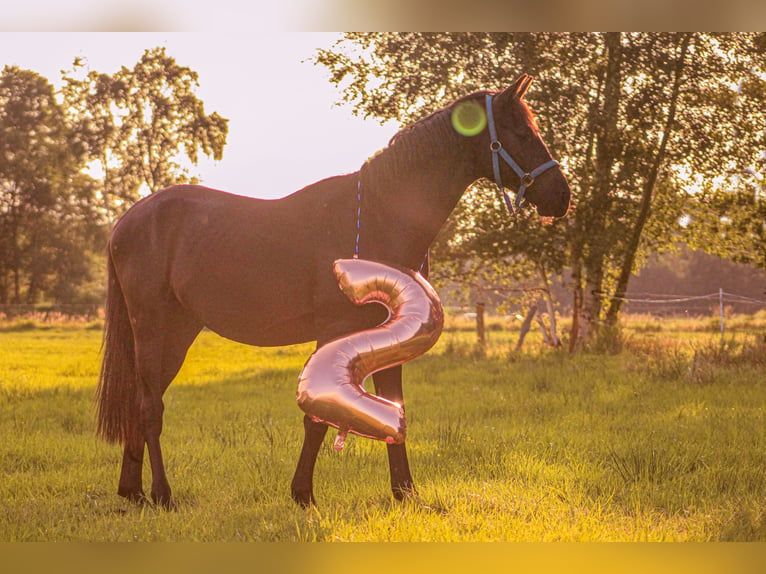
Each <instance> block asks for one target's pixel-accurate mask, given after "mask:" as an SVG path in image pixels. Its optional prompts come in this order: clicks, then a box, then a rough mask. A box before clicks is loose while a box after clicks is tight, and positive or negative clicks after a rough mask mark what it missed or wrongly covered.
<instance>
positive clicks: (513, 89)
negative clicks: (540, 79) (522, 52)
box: [498, 74, 534, 100]
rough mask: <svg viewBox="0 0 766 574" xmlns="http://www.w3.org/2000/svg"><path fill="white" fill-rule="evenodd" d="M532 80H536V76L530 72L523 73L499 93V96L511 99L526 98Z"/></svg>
mask: <svg viewBox="0 0 766 574" xmlns="http://www.w3.org/2000/svg"><path fill="white" fill-rule="evenodd" d="M532 80H534V78H533V77H532V76H530V75H529V74H521V76H519V77H518V78H516V81H515V82H513V83H512V84H511V85H510V86H508V88H506V89H505V90H503V91H502V92H501V93H500V94H498V97H499V98H500V99H501V100H502V99H508V100H511V99H513V98H518V99H520V100H521V99H523V98H524V94H526V93H527V90H528V89H529V86H530V85H531V84H532Z"/></svg>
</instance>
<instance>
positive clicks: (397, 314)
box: [297, 259, 444, 450]
mask: <svg viewBox="0 0 766 574" xmlns="http://www.w3.org/2000/svg"><path fill="white" fill-rule="evenodd" d="M334 271H335V275H336V276H337V277H338V282H339V284H340V288H341V290H342V291H343V293H344V294H345V295H346V296H347V297H348V298H349V299H350V300H351V301H353V302H354V303H356V304H357V305H365V304H367V303H382V304H383V305H385V306H386V307H387V308H388V310H389V318H388V320H386V321H385V322H384V323H383V324H381V325H380V326H378V327H375V328H373V329H368V330H366V331H360V332H358V333H353V334H351V335H347V336H345V337H340V338H338V339H335V340H333V341H330V342H329V343H327V344H325V345H323V346H322V347H321V348H319V349H317V350H316V352H315V353H314V354H313V355H311V357H309V360H308V361H307V362H306V365H305V366H304V367H303V371H301V374H300V376H299V377H298V392H297V400H298V406H300V408H301V409H302V410H303V411H304V412H305V413H306V414H308V415H309V416H311V417H313V418H314V419H315V420H318V421H322V422H325V423H327V424H329V425H332V426H334V427H337V428H338V429H339V430H338V438H337V439H336V441H335V445H334V447H335V448H336V450H340V449H342V448H343V443H344V441H345V438H346V433H347V432H351V433H354V434H357V435H361V436H364V437H368V438H375V439H379V440H384V441H386V442H387V443H402V442H404V439H405V436H406V421H405V417H404V409H403V408H402V406H401V405H399V404H398V403H395V402H393V401H389V400H386V399H384V398H382V397H378V396H376V395H372V394H370V393H368V392H366V391H365V390H364V387H363V386H362V385H363V383H364V380H365V379H366V378H367V377H368V376H369V375H371V374H372V373H375V372H376V371H380V370H382V369H386V368H389V367H394V366H396V365H401V364H402V363H405V362H407V361H409V360H411V359H414V358H415V357H418V356H420V355H422V354H423V353H425V352H426V351H427V350H428V349H430V348H431V347H432V346H433V345H434V343H436V341H437V340H438V339H439V336H440V335H441V330H442V325H443V323H444V312H443V310H442V306H441V302H440V301H439V296H438V295H437V294H436V291H434V289H433V287H431V285H430V284H429V283H428V281H426V280H425V279H424V278H423V276H422V275H420V274H419V273H416V272H414V271H410V270H409V269H403V268H399V267H392V266H389V265H384V264H383V263H378V262H376V261H368V260H364V259H339V260H337V261H336V262H335V264H334Z"/></svg>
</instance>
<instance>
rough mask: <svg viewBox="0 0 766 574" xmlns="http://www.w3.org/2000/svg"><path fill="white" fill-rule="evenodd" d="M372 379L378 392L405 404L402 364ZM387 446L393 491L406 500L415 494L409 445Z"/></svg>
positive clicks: (377, 374)
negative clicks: (408, 451)
mask: <svg viewBox="0 0 766 574" xmlns="http://www.w3.org/2000/svg"><path fill="white" fill-rule="evenodd" d="M372 380H373V383H374V384H375V392H376V394H378V395H379V396H381V397H383V398H386V399H388V400H390V401H394V402H397V403H399V404H402V405H403V404H404V393H403V391H402V367H401V366H399V367H393V368H390V369H385V370H383V371H379V372H377V373H375V374H374V375H373V376H372ZM386 448H387V450H388V465H389V469H390V471H391V491H392V492H393V493H394V498H396V499H397V500H404V499H405V498H407V497H409V496H412V495H413V494H415V485H414V483H413V481H412V474H411V472H410V463H409V461H408V459H407V447H406V446H405V445H404V444H389V445H386Z"/></svg>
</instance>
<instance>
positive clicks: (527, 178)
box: [521, 173, 535, 187]
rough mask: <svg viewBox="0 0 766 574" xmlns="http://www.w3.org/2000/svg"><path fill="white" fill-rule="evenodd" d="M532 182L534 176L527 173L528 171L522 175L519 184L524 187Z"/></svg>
mask: <svg viewBox="0 0 766 574" xmlns="http://www.w3.org/2000/svg"><path fill="white" fill-rule="evenodd" d="M533 183H535V178H534V177H532V176H531V175H529V174H528V173H525V174H524V177H522V178H521V185H523V186H524V187H529V186H531V185H532V184H533Z"/></svg>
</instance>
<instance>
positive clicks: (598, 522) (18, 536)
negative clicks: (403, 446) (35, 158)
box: [0, 322, 766, 542]
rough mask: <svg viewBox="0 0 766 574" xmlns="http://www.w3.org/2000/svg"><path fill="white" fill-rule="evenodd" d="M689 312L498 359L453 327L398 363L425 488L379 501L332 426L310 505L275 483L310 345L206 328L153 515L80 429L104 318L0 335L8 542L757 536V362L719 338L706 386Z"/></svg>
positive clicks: (359, 453) (179, 403) (761, 443)
mask: <svg viewBox="0 0 766 574" xmlns="http://www.w3.org/2000/svg"><path fill="white" fill-rule="evenodd" d="M690 326H691V324H689V323H688V322H687V323H684V324H683V325H681V324H670V323H662V328H661V329H660V330H659V331H657V330H656V329H654V330H651V331H650V332H647V333H646V334H645V335H644V336H641V337H640V338H639V337H638V335H636V334H635V333H636V331H635V330H633V329H632V327H631V325H626V332H627V333H630V335H629V336H628V337H627V339H626V344H625V345H624V349H623V351H622V352H621V353H620V354H618V355H613V356H606V357H605V356H599V355H593V354H590V353H582V354H580V355H576V356H571V355H568V354H567V353H562V352H554V351H544V352H539V351H537V350H536V351H534V352H525V353H515V354H513V355H509V354H508V353H507V345H506V342H505V341H506V340H505V339H502V338H501V337H500V335H501V333H499V332H493V338H491V339H490V342H491V345H490V348H489V351H488V353H487V354H486V356H484V357H481V356H478V355H472V354H471V353H459V352H457V353H447V352H446V346H447V344H448V343H449V341H448V340H447V337H448V336H449V337H452V345H453V347H454V348H455V349H458V348H459V347H460V346H461V345H462V346H464V347H465V348H470V347H471V345H472V334H471V333H462V332H460V331H451V332H450V333H447V334H445V337H443V338H442V340H441V341H440V342H439V343H438V345H437V347H436V348H435V349H434V351H433V352H432V353H429V354H428V355H427V356H425V357H422V358H421V359H418V360H417V361H414V362H412V363H411V364H408V365H407V366H406V367H405V377H406V384H405V393H406V398H407V415H408V420H409V423H410V425H409V428H410V436H409V439H408V445H409V452H410V460H411V463H412V467H413V472H414V474H415V479H416V482H417V484H418V487H419V495H418V497H417V498H416V499H413V500H410V501H408V502H405V503H403V504H401V503H397V502H395V501H393V500H392V499H391V497H390V495H389V494H388V488H389V484H388V472H387V465H386V456H385V449H384V447H383V445H381V444H380V443H378V442H375V441H370V440H366V439H361V438H358V437H353V438H352V439H350V440H349V441H348V443H347V446H346V450H345V451H344V452H342V453H340V454H339V453H336V452H334V451H332V449H331V448H330V446H329V443H330V440H328V441H327V442H328V444H327V445H326V446H325V447H324V448H323V449H322V451H321V453H320V457H319V461H318V464H317V475H316V489H317V496H318V499H319V502H320V506H319V507H318V508H315V509H311V510H309V511H302V510H300V509H299V508H298V507H297V506H296V505H295V504H294V503H293V502H292V501H291V500H290V497H289V488H288V484H289V481H290V478H291V475H292V472H293V470H294V463H295V461H296V459H297V456H298V452H299V449H300V441H301V440H302V427H301V416H302V414H301V413H300V410H299V409H297V407H296V406H295V402H294V393H295V384H296V377H297V374H298V372H299V370H300V368H301V366H302V364H303V362H304V361H305V359H306V357H307V356H308V355H309V353H310V352H311V350H312V349H311V346H310V345H300V346H297V347H289V348H283V349H255V348H252V347H247V346H244V345H237V344H234V343H231V342H229V341H225V340H223V339H221V338H219V337H217V336H215V335H213V334H212V333H203V334H202V335H201V336H200V338H199V339H198V341H197V342H196V343H195V345H194V346H193V347H192V349H191V351H190V353H189V357H188V360H187V362H186V364H185V365H184V368H183V370H182V372H181V374H180V375H179V378H178V380H177V381H176V382H174V383H173V385H172V386H171V387H170V388H169V390H168V392H167V393H166V395H165V404H166V414H165V427H164V432H163V441H164V443H163V447H164V449H163V450H164V452H165V455H166V463H167V467H168V471H169V473H170V477H171V481H172V484H173V486H174V491H175V494H176V496H177V498H178V501H179V507H180V508H179V511H178V512H164V511H162V510H159V509H157V508H154V507H152V506H145V507H138V506H134V505H131V504H128V503H127V502H125V501H124V500H123V499H121V498H119V497H118V496H117V495H116V494H115V490H116V481H117V475H118V467H119V462H120V458H121V453H120V451H119V449H118V448H116V447H114V446H112V445H108V444H105V443H103V442H100V441H98V440H97V439H96V438H95V435H94V432H93V420H92V415H93V413H92V406H91V405H92V403H91V401H92V397H93V388H94V385H95V380H96V378H97V372H98V350H99V346H100V334H99V333H98V332H97V331H93V330H86V329H72V328H63V327H57V328H50V329H46V330H40V329H32V330H24V331H15V332H0V438H2V443H3V445H5V446H4V447H3V448H2V449H0V460H1V463H0V468H2V469H3V473H4V475H3V481H2V486H0V500H2V501H3V503H2V505H0V509H1V510H0V540H4V541H21V540H27V541H76V540H79V541H179V542H180V541H345V540H348V541H485V540H506V541H554V540H557V541H562V540H566V541H607V540H608V541H617V540H621V541H629V540H633V541H638V540H648V541H659V540H677V541H717V540H721V541H734V540H737V541H764V540H766V530H765V529H764V526H765V525H766V521H765V520H764V513H763V497H764V494H765V493H766V474H765V473H764V468H766V465H765V464H764V463H766V460H765V459H764V453H766V434H765V432H764V429H766V424H764V423H766V420H765V419H764V417H765V416H766V414H765V413H764V411H763V404H764V393H766V388H764V384H763V381H764V380H766V377H764V374H766V373H764V366H765V365H764V363H763V361H761V362H760V363H747V362H742V361H744V359H743V358H742V357H744V355H743V354H742V353H741V352H740V351H741V347H729V348H724V349H723V353H724V354H723V355H718V357H717V358H706V359H705V361H709V364H712V365H713V367H712V368H713V371H714V375H712V376H709V377H707V378H706V380H705V382H704V384H698V383H697V382H695V380H694V378H693V377H692V376H691V375H687V374H686V373H687V372H688V370H689V367H690V365H691V362H692V360H693V356H694V354H695V351H700V353H699V356H700V357H701V355H702V354H705V355H707V354H708V353H712V351H713V348H714V347H716V344H717V339H715V340H713V339H711V338H710V337H711V335H710V334H702V333H699V332H697V331H686V329H687V328H689V327H690ZM671 335H672V336H673V337H674V339H673V340H674V341H675V343H673V344H672V345H671V344H670V343H668V342H666V341H665V340H664V338H666V337H669V336H671ZM686 341H690V342H686ZM642 344H643V345H644V346H643V347H642V346H641V345H642ZM727 354H728V357H729V358H728V359H723V356H724V355H727ZM663 356H666V357H668V358H667V362H668V364H671V363H673V364H676V365H678V367H677V371H676V373H675V374H674V373H673V372H671V370H670V369H665V370H660V365H659V364H658V361H659V359H660V358H661V357H663ZM511 357H512V360H511ZM696 360H697V361H698V362H699V361H701V360H702V359H701V358H698V359H696ZM584 429H586V430H587V432H583V430H584Z"/></svg>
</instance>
